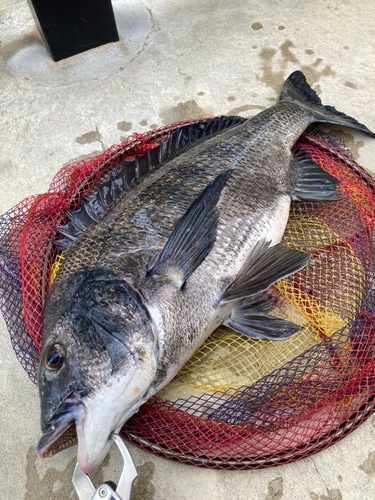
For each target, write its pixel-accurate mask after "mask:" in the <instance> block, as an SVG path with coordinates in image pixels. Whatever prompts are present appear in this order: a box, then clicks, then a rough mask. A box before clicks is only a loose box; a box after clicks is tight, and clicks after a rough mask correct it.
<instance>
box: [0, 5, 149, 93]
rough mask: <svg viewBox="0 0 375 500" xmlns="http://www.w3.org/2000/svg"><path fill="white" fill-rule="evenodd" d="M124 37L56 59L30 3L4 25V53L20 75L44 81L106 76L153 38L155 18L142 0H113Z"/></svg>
mask: <svg viewBox="0 0 375 500" xmlns="http://www.w3.org/2000/svg"><path fill="white" fill-rule="evenodd" d="M112 3H113V9H114V13H115V18H116V24H117V30H118V33H119V36H120V41H119V42H116V43H109V44H107V45H102V46H101V47H97V48H95V49H91V50H89V51H87V52H83V53H82V54H78V55H76V56H73V57H70V58H68V59H64V60H62V61H59V62H54V61H53V60H52V58H51V56H50V54H49V52H48V50H47V48H46V46H45V45H44V42H43V40H42V38H41V36H40V35H39V32H38V31H37V28H36V25H35V22H34V19H33V17H32V14H31V11H30V9H29V7H28V5H27V3H25V4H22V5H20V7H19V8H18V9H14V11H13V12H12V13H11V14H10V15H9V17H8V18H7V19H5V21H3V23H2V24H1V25H0V38H1V50H0V55H1V57H2V58H3V59H4V61H5V62H6V64H7V65H8V66H9V67H10V68H11V69H12V70H13V71H14V72H15V73H16V74H17V75H18V76H21V77H23V78H27V79H28V80H31V81H32V82H34V83H38V84H40V85H56V86H60V85H69V84H72V83H77V82H82V81H87V80H94V79H97V78H105V77H108V76H110V75H112V74H113V73H115V72H116V71H118V70H119V69H122V68H124V67H125V66H126V65H127V64H128V63H129V62H130V61H131V60H132V59H134V57H136V56H137V55H138V54H139V53H140V52H141V51H142V50H143V48H144V47H145V45H146V44H147V43H148V42H149V40H150V38H151V37H150V35H151V31H152V20H151V16H150V13H149V11H148V10H147V9H146V7H145V6H144V5H143V3H142V1H141V0H113V2H112Z"/></svg>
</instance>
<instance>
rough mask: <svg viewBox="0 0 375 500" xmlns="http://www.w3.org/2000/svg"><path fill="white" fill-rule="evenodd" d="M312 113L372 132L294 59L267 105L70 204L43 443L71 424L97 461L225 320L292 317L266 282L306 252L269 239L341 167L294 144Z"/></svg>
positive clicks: (157, 155) (44, 379)
mask: <svg viewBox="0 0 375 500" xmlns="http://www.w3.org/2000/svg"><path fill="white" fill-rule="evenodd" d="M317 121H319V122H330V123H339V124H342V125H346V126H348V127H352V128H354V129H358V130H361V131H362V132H364V133H367V134H368V135H370V136H371V137H375V134H373V133H372V132H370V131H369V130H368V129H367V128H366V127H365V126H364V125H361V124H360V123H358V122H357V121H356V120H354V119H353V118H350V117H348V116H346V115H344V114H343V113H340V112H338V111H336V110H335V109H334V108H333V107H330V106H323V105H322V103H321V101H320V99H319V98H318V96H317V95H316V94H315V92H314V91H313V90H312V89H311V88H310V87H309V85H308V84H307V83H306V80H305V77H304V76H303V74H302V73H301V72H299V71H297V72H295V73H293V74H292V75H291V76H290V77H289V78H288V79H287V81H286V82H285V84H284V86H283V88H282V91H281V96H280V100H279V102H278V103H277V104H275V105H274V106H272V107H271V108H269V109H267V110H265V111H263V112H261V113H260V114H258V115H257V116H256V117H254V118H252V119H251V120H248V121H245V120H244V119H240V118H237V119H230V120H229V119H228V118H224V117H223V118H216V119H212V120H207V121H206V122H205V124H204V125H200V124H199V123H197V124H190V125H186V126H184V127H182V128H181V129H180V130H179V131H177V132H176V133H174V134H173V135H172V136H171V137H170V138H169V139H168V140H167V141H165V142H163V143H161V144H160V145H159V146H158V147H156V148H154V149H153V150H150V151H149V152H148V154H147V155H145V156H144V157H137V158H136V159H135V160H134V161H131V162H123V163H122V165H121V166H120V167H119V168H118V169H117V171H116V172H114V173H113V176H112V177H111V179H110V180H107V181H102V183H101V186H100V187H97V188H95V189H94V194H92V196H91V198H90V197H89V198H87V200H86V201H85V200H83V202H82V205H81V207H80V208H79V209H78V210H77V211H75V212H71V213H68V214H67V215H68V217H69V220H70V222H69V223H68V224H67V225H66V226H64V227H61V228H60V229H58V231H59V232H60V233H61V234H63V235H64V238H63V239H62V240H60V245H61V246H63V247H65V249H67V257H66V259H65V261H64V263H63V265H62V266H61V268H60V270H59V272H58V274H57V277H56V279H55V281H54V283H53V285H52V287H51V290H50V292H49V295H48V300H47V304H46V307H45V313H44V330H43V349H42V354H41V361H40V367H39V375H38V377H39V379H38V380H39V389H40V400H41V423H42V430H43V435H42V437H41V439H40V441H39V445H38V449H39V454H40V455H41V456H42V457H43V456H48V455H49V453H50V450H51V449H52V448H55V449H56V447H58V442H59V441H60V440H62V439H64V434H65V431H67V429H69V428H71V427H72V426H73V427H74V426H75V429H76V432H77V437H78V456H77V458H78V464H79V466H80V468H81V469H82V470H83V471H84V472H86V473H89V472H92V471H93V470H95V469H96V468H97V467H98V466H99V465H100V463H101V462H102V460H103V458H104V457H105V455H106V453H107V451H108V449H109V446H110V442H109V440H108V439H109V436H110V434H111V433H112V432H119V430H120V428H121V427H122V425H123V424H124V423H125V422H126V421H127V420H128V419H129V418H130V417H131V416H132V415H133V414H134V413H135V412H136V411H137V410H138V408H139V407H140V405H142V404H143V403H144V402H145V401H146V400H148V399H149V398H150V397H151V396H152V395H153V394H155V393H156V392H157V391H158V390H159V389H161V388H162V387H164V386H165V385H166V384H167V383H168V382H169V381H170V380H171V379H172V378H173V377H174V376H175V375H176V374H177V372H178V371H179V370H180V368H181V367H182V366H183V365H184V363H185V362H186V361H187V360H188V359H189V358H190V357H191V356H192V355H193V354H194V352H195V351H196V350H197V349H198V348H199V347H200V346H201V345H202V343H203V342H204V341H205V339H206V338H207V337H208V336H209V335H210V334H211V333H212V332H213V331H214V330H215V329H216V328H217V327H218V326H219V325H221V324H222V323H224V324H226V325H228V326H230V327H231V328H233V329H234V330H236V331H238V332H239V334H243V335H248V336H249V337H251V338H255V339H260V338H263V339H264V338H266V339H285V338H287V337H289V336H290V335H292V334H294V333H295V332H296V331H297V329H298V328H297V327H296V325H294V324H293V323H290V322H287V321H283V320H280V319H277V318H275V317H272V316H269V315H268V312H269V311H270V309H271V308H272V303H271V301H270V299H269V298H267V296H265V295H264V294H263V292H264V291H265V290H267V288H268V287H269V286H270V285H272V284H273V283H274V282H275V281H277V280H279V279H281V278H283V277H285V276H288V275H290V274H292V273H294V272H296V271H298V270H300V269H301V268H303V267H304V266H306V265H308V261H309V255H307V254H305V253H303V252H300V251H297V250H293V249H291V248H288V247H286V246H283V245H282V244H280V240H281V238H282V236H283V233H284V229H285V226H286V223H287V221H288V215H289V208H290V202H291V200H300V199H304V200H335V199H337V196H336V192H335V187H336V185H337V184H338V181H337V180H336V179H334V178H333V177H331V176H330V175H329V174H327V173H325V172H323V171H322V170H321V169H320V167H319V166H317V165H316V164H315V163H314V162H313V161H312V160H311V158H310V157H309V156H307V155H306V154H304V153H302V152H301V151H298V150H297V151H296V150H293V146H294V144H295V142H296V141H297V139H298V138H299V136H300V135H301V134H302V132H303V131H304V130H305V128H306V127H307V126H308V125H309V124H310V123H312V122H317ZM202 127H203V128H202ZM202 134H203V137H201V138H200V135H202Z"/></svg>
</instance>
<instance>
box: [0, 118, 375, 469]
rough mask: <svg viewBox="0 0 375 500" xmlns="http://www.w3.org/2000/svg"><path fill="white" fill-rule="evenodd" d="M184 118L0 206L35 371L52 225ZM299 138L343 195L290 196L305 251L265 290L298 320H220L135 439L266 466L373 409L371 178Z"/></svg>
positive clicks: (308, 137) (179, 453)
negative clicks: (286, 328)
mask: <svg viewBox="0 0 375 500" xmlns="http://www.w3.org/2000/svg"><path fill="white" fill-rule="evenodd" d="M185 123H191V122H185ZM181 125H182V123H179V124H174V125H171V126H168V127H165V128H162V129H159V130H157V131H152V132H148V133H146V134H143V135H138V134H134V135H133V136H131V137H129V138H128V139H127V140H126V141H125V142H124V143H122V144H121V145H119V146H114V147H112V148H110V149H109V150H107V151H106V152H105V153H103V154H102V155H100V156H98V157H95V158H90V159H87V160H84V161H80V162H76V163H74V164H72V165H69V166H66V167H64V168H63V169H61V170H60V171H59V172H58V174H57V175H56V176H55V178H54V179H53V181H52V183H51V186H50V189H49V192H48V193H46V194H43V195H39V196H33V197H30V198H27V199H26V200H24V201H22V202H21V203H20V204H19V205H17V206H16V207H15V208H14V209H12V210H10V211H9V212H8V213H7V214H5V215H3V216H2V218H1V219H0V292H1V303H0V307H1V310H2V313H3V315H4V318H5V321H6V323H7V326H8V329H9V331H10V334H11V339H12V344H13V347H14V349H15V351H16V355H17V358H18V359H19V361H20V362H21V364H22V366H23V367H24V368H25V369H26V370H27V372H28V374H29V376H30V378H31V379H32V380H33V381H34V382H35V381H36V369H37V363H38V357H39V351H40V348H41V331H42V312H43V307H44V302H45V297H46V293H47V291H48V287H49V283H50V280H51V273H54V272H55V269H54V267H53V264H54V265H56V258H57V261H58V259H59V258H61V257H60V256H58V255H57V256H56V247H55V244H54V241H55V238H56V237H57V236H56V232H55V231H54V226H56V225H59V224H62V223H64V222H65V216H64V210H69V209H74V208H75V207H77V206H78V205H79V202H80V198H81V197H82V196H85V195H86V194H87V193H88V191H89V190H90V189H91V188H92V187H93V186H94V184H95V183H96V181H97V180H98V179H99V178H100V177H101V176H102V175H103V173H104V172H106V171H107V170H108V169H109V168H111V167H112V166H114V165H116V164H118V163H119V162H120V161H122V160H123V159H125V158H129V157H131V156H133V155H135V154H138V155H139V154H143V153H145V152H146V151H147V150H148V149H149V148H152V147H154V146H155V144H158V143H159V142H160V140H161V139H164V138H166V137H168V135H169V133H170V132H171V131H172V130H175V129H177V128H178V127H179V126H181ZM298 146H299V147H300V148H302V149H304V150H305V151H307V152H308V153H310V154H311V155H312V157H313V158H314V160H315V161H316V162H317V163H318V164H319V165H321V166H322V168H323V169H324V170H326V171H328V172H330V173H331V174H332V175H334V176H335V177H337V178H338V179H339V180H340V181H341V184H340V187H339V191H341V195H342V199H341V200H340V201H338V202H330V203H313V202H298V203H293V204H292V208H291V213H290V221H289V223H288V226H287V230H286V232H285V235H284V239H283V241H284V243H285V244H287V245H290V246H293V247H295V248H298V249H301V250H304V251H307V252H309V253H311V254H312V259H311V261H310V265H309V266H308V267H307V268H305V269H304V270H302V271H301V272H299V273H296V274H295V275H293V276H291V277H289V278H287V279H286V280H282V281H280V282H278V283H277V284H276V286H275V287H274V288H273V289H272V290H271V291H270V292H269V293H270V294H272V296H273V297H274V298H275V300H276V304H277V307H276V313H275V314H277V315H279V316H281V317H285V318H288V319H291V320H292V321H295V322H296V323H299V324H300V325H301V332H302V333H301V334H299V335H297V336H296V338H293V340H291V341H290V342H289V341H287V342H282V343H279V344H277V343H267V342H266V343H262V342H260V341H251V340H249V339H244V340H239V336H238V335H237V334H236V335H235V336H234V335H233V332H231V331H230V330H229V329H226V328H220V329H219V330H218V331H217V332H216V333H215V334H213V336H212V337H210V339H208V341H207V342H206V343H205V344H204V345H203V347H202V348H201V350H200V351H199V353H198V355H197V356H195V357H193V358H192V360H190V361H189V362H188V364H187V365H186V367H184V369H183V370H182V371H181V373H180V374H179V375H178V376H177V377H176V378H175V379H174V380H173V381H172V382H171V383H170V384H169V385H168V386H167V387H166V388H165V389H164V390H163V391H161V393H160V394H158V395H157V396H155V397H153V398H152V399H151V400H150V401H149V402H147V403H146V404H145V405H143V406H142V407H141V409H140V411H139V413H138V414H136V415H135V416H134V417H133V418H132V419H131V420H130V421H129V422H128V423H127V424H126V426H125V427H124V429H123V431H122V435H123V436H124V437H125V438H126V439H127V440H129V441H131V442H132V443H133V444H135V445H137V446H140V447H142V448H143V449H145V450H148V451H151V452H152V453H155V454H158V455H160V456H163V457H165V458H169V459H172V460H177V461H181V462H185V463H189V464H192V465H198V466H203V467H216V468H237V469H238V468H240V469H246V468H257V467H267V466H272V465H277V464H280V463H286V462H289V461H292V460H296V459H298V458H300V457H303V456H307V455H308V454H311V453H315V452H316V451H319V450H320V449H323V448H324V447H326V446H328V445H330V444H331V443H333V442H335V441H337V440H338V439H341V438H342V437H343V436H344V435H346V434H347V433H348V432H351V431H352V430H353V429H354V428H355V427H356V426H357V425H359V424H360V423H361V422H362V421H363V420H364V419H365V418H366V417H367V416H368V415H369V414H370V413H371V412H372V410H373V397H374V377H375V358H374V334H375V322H374V319H375V294H374V261H373V246H374V242H373V227H374V218H375V191H374V180H373V179H372V178H371V176H370V175H369V174H368V173H366V172H365V171H364V170H363V169H362V168H361V167H360V166H359V165H358V164H357V163H356V162H355V161H354V160H353V158H352V157H351V156H350V153H349V152H348V150H347V149H346V148H345V147H344V146H343V145H342V144H341V143H339V142H338V141H337V140H335V139H332V138H330V137H327V136H325V135H324V134H321V133H317V132H309V133H307V134H304V135H303V136H302V138H301V139H300V140H299V142H298Z"/></svg>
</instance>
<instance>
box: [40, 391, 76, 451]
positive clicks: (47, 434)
mask: <svg viewBox="0 0 375 500" xmlns="http://www.w3.org/2000/svg"><path fill="white" fill-rule="evenodd" d="M84 413H85V409H84V405H83V403H82V402H81V401H80V400H77V399H76V398H74V397H72V395H70V396H68V398H66V400H65V401H64V402H63V403H62V404H61V405H60V406H59V408H58V409H57V411H56V413H55V414H54V415H53V417H52V418H51V419H50V420H49V422H48V423H47V424H46V426H45V428H44V429H42V431H43V433H42V436H41V437H40V439H39V442H38V447H37V449H38V454H39V456H40V457H41V458H49V457H53V456H54V455H56V454H57V453H59V452H60V451H63V450H66V449H68V448H70V447H72V446H74V445H76V444H77V443H78V438H77V432H76V424H77V423H79V422H81V421H82V419H83V417H84Z"/></svg>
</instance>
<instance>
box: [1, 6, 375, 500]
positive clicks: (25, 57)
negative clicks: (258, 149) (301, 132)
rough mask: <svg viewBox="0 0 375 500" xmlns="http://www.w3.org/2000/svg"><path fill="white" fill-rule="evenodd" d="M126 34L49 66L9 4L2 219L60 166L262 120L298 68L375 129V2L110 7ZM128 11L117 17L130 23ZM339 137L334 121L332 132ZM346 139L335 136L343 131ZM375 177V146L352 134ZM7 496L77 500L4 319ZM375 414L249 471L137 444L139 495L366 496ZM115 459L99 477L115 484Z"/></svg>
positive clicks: (67, 459) (332, 499)
mask: <svg viewBox="0 0 375 500" xmlns="http://www.w3.org/2000/svg"><path fill="white" fill-rule="evenodd" d="M113 3H114V6H115V11H116V15H117V17H118V19H119V23H120V25H121V29H120V31H121V36H122V40H121V41H120V42H118V43H117V44H112V45H111V46H107V47H102V48H99V49H95V50H92V51H91V52H90V53H89V54H84V55H79V56H75V57H74V58H71V59H70V60H67V61H62V62H60V63H52V61H50V60H49V59H48V55H47V53H46V51H45V50H44V49H43V46H42V42H41V40H40V37H39V35H38V33H37V31H36V29H35V25H34V23H33V21H32V18H31V15H30V14H29V12H28V10H27V7H26V2H19V1H16V0H0V41H1V45H0V130H1V138H0V212H1V213H3V212H5V211H6V210H7V209H9V208H10V207H12V206H14V205H15V204H16V203H17V202H19V201H20V200H21V199H23V198H24V197H25V196H28V195H30V194H34V193H40V192H44V191H45V190H46V189H47V187H48V184H49V182H50V180H51V179H52V177H53V175H54V174H55V173H56V172H57V170H58V169H59V168H60V167H61V166H62V165H64V164H66V163H68V162H70V161H71V160H74V159H77V158H83V157H86V156H88V155H93V154H97V153H99V152H101V151H102V150H104V149H106V148H107V147H109V146H110V145H112V144H115V143H119V142H120V141H121V140H122V139H123V138H124V137H125V136H126V135H128V134H130V133H132V132H134V131H138V132H143V131H146V130H148V129H150V128H155V127H156V126H159V125H162V124H167V123H170V122H173V121H176V120H183V119H187V118H195V117H202V116H207V115H220V114H227V113H228V114H241V115H242V116H252V115H254V114H256V113H257V112H258V111H259V110H261V109H264V108H265V107H267V106H269V105H270V104H272V103H273V102H274V101H275V99H276V98H277V95H278V92H279V89H280V87H281V84H282V82H283V80H284V79H285V78H286V77H287V76H288V74H289V73H291V72H292V71H294V70H295V69H302V70H303V71H304V72H305V74H306V76H307V78H308V80H309V82H310V83H311V84H312V85H313V87H314V88H315V89H316V91H317V92H318V94H319V95H320V96H321V97H322V99H323V101H324V102H325V103H327V104H331V105H334V106H335V107H336V108H337V109H339V110H341V111H344V112H345V113H347V114H349V115H352V116H354V117H356V118H357V119H358V120H360V121H361V122H363V123H365V124H366V125H367V126H368V127H369V128H370V129H372V130H375V114H374V102H375V54H374V52H373V47H374V42H375V25H374V19H375V3H374V2H373V1H372V0H364V1H362V2H359V1H355V0H347V1H345V2H344V1H342V0H314V1H312V0H305V1H297V0H296V1H290V2H286V1H282V0H267V1H264V2H256V1H255V0H199V1H196V0H176V1H172V0H143V1H141V0H127V1H126V0H114V2H113ZM121 16H122V17H121ZM333 128H336V129H337V127H331V126H328V127H327V130H331V129H333ZM339 134H341V132H339ZM343 134H344V135H343V137H344V138H345V139H346V141H347V144H348V145H349V147H351V148H352V150H353V152H354V154H355V155H356V157H357V158H358V160H359V162H360V163H361V164H362V165H363V166H364V167H366V168H367V169H369V170H372V171H373V172H375V163H374V157H375V141H372V142H371V139H367V138H366V137H364V136H362V135H361V134H359V133H355V132H353V131H348V130H345V131H344V132H343ZM0 334H1V342H0V351H1V352H0V384H1V393H0V394H1V395H0V398H1V399H0V498H1V499H12V500H19V499H27V500H45V499H56V500H57V499H58V500H60V499H61V500H64V499H69V498H75V494H74V492H73V487H72V485H71V476H72V472H73V467H74V464H75V449H70V450H67V451H65V452H63V453H61V454H60V455H58V456H56V457H54V458H53V459H48V460H44V461H42V460H40V459H39V458H38V457H37V454H36V443H37V441H38V438H39V434H40V430H39V407H38V394H37V388H36V386H34V385H33V384H32V383H31V382H30V381H29V379H28V377H27V375H26V373H25V372H24V371H23V369H22V368H21V366H20V365H19V364H18V362H17V360H16V358H15V355H14V353H13V351H12V349H11V346H10V341H9V338H8V333H7V331H6V328H5V324H4V322H3V320H2V318H1V320H0ZM374 438H375V417H372V418H370V419H369V420H368V421H367V422H366V423H364V424H363V425H362V426H361V427H360V428H359V429H358V430H356V431H355V432H354V433H353V434H351V435H350V436H349V437H347V438H345V439H344V440H343V441H341V442H340V443H338V444H336V445H334V446H332V447H331V448H329V449H328V450H326V451H324V452H321V453H319V454H317V455H315V456H313V457H311V458H307V459H305V460H302V461H300V462H297V463H294V464H290V465H286V466H280V467H277V468H274V469H267V470H258V471H250V472H219V471H206V470H202V469H196V468H190V467H188V466H184V465H178V464H174V463H170V462H168V461H165V460H162V459H160V458H155V457H153V456H152V455H149V454H147V453H145V452H142V451H139V450H138V449H136V448H134V447H130V451H131V453H132V455H133V457H134V460H135V464H136V466H137V467H138V472H139V479H138V480H137V483H136V484H135V487H134V489H133V496H132V498H133V500H135V499H137V500H138V499H139V500H141V499H147V500H151V499H152V500H162V499H163V500H165V499H167V498H173V499H175V500H192V499H194V500H208V499H215V500H216V499H217V500H221V499H223V500H224V499H226V500H227V499H231V500H236V499H238V500H243V499H247V500H279V499H283V500H294V499H296V500H371V499H374V498H375V440H374ZM118 459H119V457H118V456H117V454H116V453H115V452H111V454H110V456H109V458H108V459H106V461H105V462H104V464H103V466H102V468H101V469H100V470H99V471H98V472H97V473H96V476H95V477H94V480H95V481H101V480H102V479H103V478H104V479H105V480H108V479H116V474H118V472H119V460H118Z"/></svg>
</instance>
